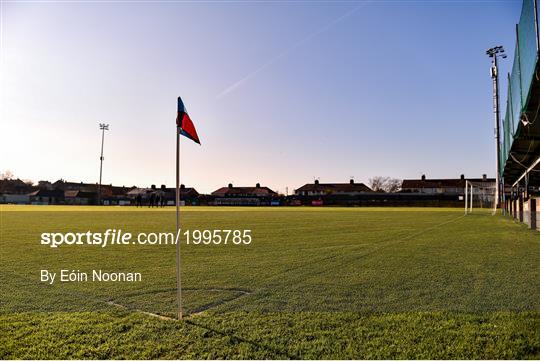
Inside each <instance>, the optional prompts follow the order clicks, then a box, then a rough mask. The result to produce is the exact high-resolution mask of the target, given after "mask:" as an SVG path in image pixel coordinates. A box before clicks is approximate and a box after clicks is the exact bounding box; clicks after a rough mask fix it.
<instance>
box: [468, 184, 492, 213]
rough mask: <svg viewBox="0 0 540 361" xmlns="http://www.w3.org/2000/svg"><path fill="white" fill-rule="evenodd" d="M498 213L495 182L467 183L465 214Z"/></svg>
mask: <svg viewBox="0 0 540 361" xmlns="http://www.w3.org/2000/svg"><path fill="white" fill-rule="evenodd" d="M488 212H491V214H495V213H496V212H497V186H496V184H495V182H470V181H466V182H465V214H469V213H488Z"/></svg>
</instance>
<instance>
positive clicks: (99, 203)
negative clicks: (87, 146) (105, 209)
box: [97, 123, 109, 205]
mask: <svg viewBox="0 0 540 361" xmlns="http://www.w3.org/2000/svg"><path fill="white" fill-rule="evenodd" d="M99 129H101V156H100V157H99V161H100V163H99V185H98V192H97V203H98V205H101V176H102V174H103V159H104V158H103V143H104V141H105V131H106V130H109V124H104V123H99Z"/></svg>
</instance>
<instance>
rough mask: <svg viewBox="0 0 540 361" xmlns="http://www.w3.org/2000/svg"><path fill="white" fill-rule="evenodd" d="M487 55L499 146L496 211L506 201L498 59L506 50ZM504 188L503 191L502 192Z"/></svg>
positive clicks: (496, 137) (496, 50) (500, 49)
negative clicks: (502, 173)
mask: <svg viewBox="0 0 540 361" xmlns="http://www.w3.org/2000/svg"><path fill="white" fill-rule="evenodd" d="M486 55H487V56H489V57H490V58H491V68H490V75H491V79H492V80H493V113H494V115H495V142H496V144H497V163H496V172H497V174H496V176H495V183H496V184H495V186H496V191H495V192H496V194H495V210H496V209H497V207H499V206H500V204H501V200H503V201H504V182H502V181H501V157H500V156H501V134H500V122H501V121H500V105H499V69H498V62H497V59H498V58H499V57H500V58H503V59H505V58H506V54H505V53H504V48H503V47H502V46H495V47H493V48H490V49H488V50H487V51H486ZM501 188H502V190H501Z"/></svg>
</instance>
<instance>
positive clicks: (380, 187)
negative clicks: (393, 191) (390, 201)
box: [368, 176, 388, 192]
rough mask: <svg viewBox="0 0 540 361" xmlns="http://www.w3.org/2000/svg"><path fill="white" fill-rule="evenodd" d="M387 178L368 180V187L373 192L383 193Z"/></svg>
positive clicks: (377, 177)
mask: <svg viewBox="0 0 540 361" xmlns="http://www.w3.org/2000/svg"><path fill="white" fill-rule="evenodd" d="M387 180H388V177H381V176H376V177H373V178H370V179H369V181H368V183H369V187H370V188H371V189H372V190H373V191H375V192H384V191H385V190H384V185H385V184H386V182H387Z"/></svg>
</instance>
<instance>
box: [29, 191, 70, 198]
mask: <svg viewBox="0 0 540 361" xmlns="http://www.w3.org/2000/svg"><path fill="white" fill-rule="evenodd" d="M28 195H29V196H31V197H63V196H64V192H63V191H61V190H59V189H38V190H37V191H33V192H31V193H28Z"/></svg>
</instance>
